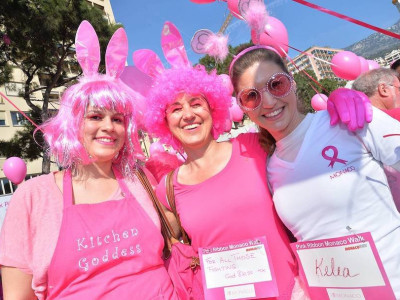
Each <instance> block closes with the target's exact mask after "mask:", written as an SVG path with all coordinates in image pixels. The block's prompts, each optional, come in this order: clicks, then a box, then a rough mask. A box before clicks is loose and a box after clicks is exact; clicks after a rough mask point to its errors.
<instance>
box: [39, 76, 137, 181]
mask: <svg viewBox="0 0 400 300" xmlns="http://www.w3.org/2000/svg"><path fill="white" fill-rule="evenodd" d="M135 97H136V94H135V92H133V91H132V90H131V89H129V88H128V87H127V86H126V85H125V84H124V83H123V82H122V81H121V80H120V79H118V78H116V79H115V78H111V77H109V76H108V75H97V76H91V77H90V78H89V79H88V78H87V77H83V78H82V79H81V80H80V82H79V83H78V84H75V85H73V86H71V87H70V88H68V89H67V90H66V91H65V92H64V94H63V96H62V99H61V105H60V109H59V111H58V114H57V115H56V116H55V117H53V118H51V119H49V120H48V121H47V122H45V123H44V124H43V125H42V126H41V129H42V130H43V132H44V138H45V140H46V142H47V143H48V145H49V154H50V155H51V156H53V157H54V158H55V159H56V161H57V163H58V164H59V165H60V166H61V167H64V168H69V167H73V166H76V165H77V164H88V163H91V162H92V159H91V158H90V157H89V155H88V153H87V152H86V150H85V148H84V146H83V144H82V136H81V128H82V124H83V119H84V117H85V113H86V109H87V107H88V106H89V105H91V106H94V107H96V108H99V109H106V110H113V111H115V112H117V113H121V114H123V115H124V117H125V144H124V146H123V148H122V149H121V150H120V153H119V154H118V157H116V158H115V159H114V165H115V166H116V167H118V169H119V170H120V171H121V172H122V173H123V174H124V175H129V173H130V172H131V171H133V169H134V168H135V163H136V162H137V160H138V159H142V158H144V155H143V153H142V150H141V147H140V143H139V140H138V135H137V130H136V122H135V117H134V116H135V108H134V100H135Z"/></svg>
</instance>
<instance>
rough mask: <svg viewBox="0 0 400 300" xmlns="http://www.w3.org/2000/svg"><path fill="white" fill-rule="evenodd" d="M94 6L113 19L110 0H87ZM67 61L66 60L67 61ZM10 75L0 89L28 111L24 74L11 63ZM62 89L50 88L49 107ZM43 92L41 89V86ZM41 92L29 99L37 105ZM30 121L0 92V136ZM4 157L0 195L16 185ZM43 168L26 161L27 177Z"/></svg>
mask: <svg viewBox="0 0 400 300" xmlns="http://www.w3.org/2000/svg"><path fill="white" fill-rule="evenodd" d="M87 1H88V2H90V3H91V4H92V5H93V6H95V7H98V8H99V9H101V10H102V11H103V12H104V17H105V18H106V19H107V20H108V22H109V23H115V18H114V13H113V11H112V8H111V3H110V0H87ZM67 65H68V64H67ZM12 67H13V70H12V79H11V80H10V81H9V82H7V83H6V84H5V85H2V86H1V85H0V91H1V92H2V93H3V94H5V95H6V96H7V98H9V99H10V100H11V101H12V102H13V103H14V104H15V106H17V107H18V108H19V109H20V110H21V111H23V112H24V113H27V112H29V111H30V108H29V106H28V105H27V104H26V102H25V100H24V98H23V97H21V94H22V92H23V89H24V82H25V81H26V76H25V75H24V73H23V72H22V71H21V70H20V69H19V68H17V67H16V66H12ZM66 72H67V76H71V77H72V76H76V73H74V71H73V70H71V69H68V70H66ZM45 80H46V76H45V75H40V77H39V76H35V77H34V79H33V82H32V83H33V84H34V85H36V86H39V87H40V86H43V85H44V81H45ZM64 90H65V87H59V88H56V89H53V90H52V92H51V95H50V103H49V108H50V109H51V110H54V111H56V110H57V108H58V105H59V100H60V97H61V95H62V93H63V91H64ZM43 92H44V90H43ZM42 99H43V95H42V92H41V91H37V92H35V93H34V94H33V95H31V100H32V102H33V103H34V104H36V105H38V106H40V105H41V101H42ZM26 122H29V121H28V120H26V119H25V117H24V116H23V115H22V114H21V113H20V112H19V111H18V110H17V109H16V108H15V107H14V106H13V105H12V104H11V103H9V102H8V101H7V100H6V99H4V98H3V97H2V96H1V95H0V139H1V140H10V139H11V138H12V137H13V136H14V135H15V133H16V132H17V131H18V130H21V129H22V128H23V127H24V124H25V123H26ZM5 160H6V158H5V157H0V197H1V196H5V195H8V194H12V193H13V192H14V190H15V188H16V186H15V185H13V184H12V183H11V182H10V181H9V180H8V179H7V178H6V176H5V175H4V172H3V169H2V166H3V164H4V161H5ZM52 169H53V170H55V169H57V166H56V165H53V166H52ZM41 172H42V160H41V159H38V160H35V161H32V162H27V178H31V177H32V176H35V175H37V174H41Z"/></svg>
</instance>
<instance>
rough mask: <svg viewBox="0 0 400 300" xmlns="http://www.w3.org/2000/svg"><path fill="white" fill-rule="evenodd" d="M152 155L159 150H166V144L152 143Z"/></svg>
mask: <svg viewBox="0 0 400 300" xmlns="http://www.w3.org/2000/svg"><path fill="white" fill-rule="evenodd" d="M149 151H150V156H152V155H155V154H156V153H159V152H165V149H164V146H163V145H162V144H161V143H160V142H158V141H157V142H154V143H152V144H151V145H150V149H149Z"/></svg>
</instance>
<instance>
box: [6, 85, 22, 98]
mask: <svg viewBox="0 0 400 300" xmlns="http://www.w3.org/2000/svg"><path fill="white" fill-rule="evenodd" d="M4 87H5V89H6V94H7V96H19V95H21V94H23V92H24V84H23V83H22V82H7V83H6V84H4Z"/></svg>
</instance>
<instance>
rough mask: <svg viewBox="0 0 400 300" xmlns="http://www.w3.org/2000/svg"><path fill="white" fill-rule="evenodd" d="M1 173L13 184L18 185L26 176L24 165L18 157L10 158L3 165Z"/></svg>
mask: <svg viewBox="0 0 400 300" xmlns="http://www.w3.org/2000/svg"><path fill="white" fill-rule="evenodd" d="M3 172H4V174H5V175H6V176H7V178H8V179H9V180H10V181H11V182H12V183H14V184H20V183H21V182H22V181H23V180H24V178H25V176H26V164H25V162H24V161H23V160H22V159H20V158H19V157H15V156H13V157H10V158H8V159H6V161H5V162H4V164H3Z"/></svg>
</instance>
